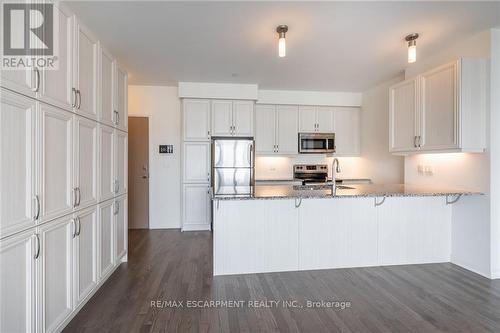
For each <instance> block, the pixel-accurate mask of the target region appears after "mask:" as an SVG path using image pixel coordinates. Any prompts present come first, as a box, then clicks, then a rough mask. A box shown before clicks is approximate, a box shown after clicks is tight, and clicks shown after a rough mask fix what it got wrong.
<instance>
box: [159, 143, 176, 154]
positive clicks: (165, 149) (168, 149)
mask: <svg viewBox="0 0 500 333" xmlns="http://www.w3.org/2000/svg"><path fill="white" fill-rule="evenodd" d="M173 153H174V145H160V154H173Z"/></svg>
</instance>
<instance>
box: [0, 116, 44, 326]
mask: <svg viewBox="0 0 500 333" xmlns="http://www.w3.org/2000/svg"><path fill="white" fill-rule="evenodd" d="M2 112H3V110H2ZM37 245H38V244H36V241H35V236H34V234H33V231H29V232H24V233H20V234H17V235H15V236H13V237H10V238H7V239H4V240H2V241H1V242H0V267H1V269H0V281H1V283H0V295H2V297H0V309H2V311H0V332H36V331H37V327H36V305H37V303H36V301H35V300H36V298H35V297H36V295H35V288H36V284H35V282H36V259H34V256H35V254H36V247H37Z"/></svg>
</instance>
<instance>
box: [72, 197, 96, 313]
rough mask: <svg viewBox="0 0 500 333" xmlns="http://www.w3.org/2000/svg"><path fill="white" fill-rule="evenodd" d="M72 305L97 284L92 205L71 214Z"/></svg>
mask: <svg viewBox="0 0 500 333" xmlns="http://www.w3.org/2000/svg"><path fill="white" fill-rule="evenodd" d="M73 219H74V221H75V222H74V223H75V225H74V226H75V227H76V230H73V234H72V235H73V281H74V291H73V295H74V296H73V300H74V307H77V306H78V305H80V304H81V303H82V301H84V300H85V298H86V297H87V296H88V295H89V294H90V293H91V292H92V291H93V290H94V288H95V287H96V285H97V208H96V206H93V207H91V208H89V209H87V210H83V211H80V212H78V213H75V214H74V215H73Z"/></svg>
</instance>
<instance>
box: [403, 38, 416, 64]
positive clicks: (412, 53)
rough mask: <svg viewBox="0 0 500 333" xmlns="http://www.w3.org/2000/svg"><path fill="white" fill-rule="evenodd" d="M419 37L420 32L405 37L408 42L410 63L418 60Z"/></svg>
mask: <svg viewBox="0 0 500 333" xmlns="http://www.w3.org/2000/svg"><path fill="white" fill-rule="evenodd" d="M417 38H418V34H417V33H413V34H409V35H408V36H406V37H405V40H406V41H407V42H408V63H409V64H413V63H414V62H415V61H417Z"/></svg>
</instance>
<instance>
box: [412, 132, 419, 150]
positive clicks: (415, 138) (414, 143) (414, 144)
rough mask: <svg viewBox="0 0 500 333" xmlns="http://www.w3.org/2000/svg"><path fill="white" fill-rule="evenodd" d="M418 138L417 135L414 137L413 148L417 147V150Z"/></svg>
mask: <svg viewBox="0 0 500 333" xmlns="http://www.w3.org/2000/svg"><path fill="white" fill-rule="evenodd" d="M417 138H418V136H416V135H415V136H414V137H413V147H415V148H417V147H418V146H417Z"/></svg>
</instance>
